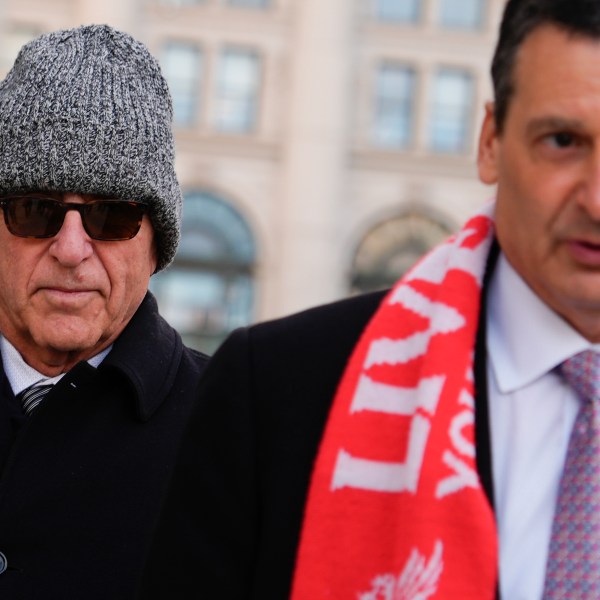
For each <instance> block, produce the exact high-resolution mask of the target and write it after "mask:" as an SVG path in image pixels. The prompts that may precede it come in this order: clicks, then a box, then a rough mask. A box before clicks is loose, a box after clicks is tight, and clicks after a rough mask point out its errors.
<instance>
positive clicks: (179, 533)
mask: <svg viewBox="0 0 600 600" xmlns="http://www.w3.org/2000/svg"><path fill="white" fill-rule="evenodd" d="M382 298H383V293H374V294H369V295H364V296H359V297H356V298H352V299H349V300H344V301H341V302H337V303H334V304H330V305H327V306H321V307H318V308H315V309H311V310H308V311H305V312H302V313H299V314H297V315H294V316H291V317H287V318H284V319H280V320H276V321H272V322H269V323H264V324H260V325H256V326H253V327H251V328H247V329H241V330H238V331H237V332H234V333H233V334H232V335H231V336H230V338H229V339H228V340H227V341H226V342H225V344H224V345H223V346H222V347H221V349H220V350H219V351H218V352H217V353H216V354H215V356H214V358H213V359H212V361H211V364H210V365H209V367H208V369H207V370H206V372H205V375H204V377H203V378H202V381H201V385H200V395H201V399H202V401H201V402H200V403H199V404H198V405H197V407H196V410H195V411H194V414H193V416H192V419H191V421H190V428H189V430H188V432H187V434H186V435H185V438H184V443H183V445H182V452H181V454H180V458H179V461H178V465H177V467H176V469H175V474H174V478H173V480H172V487H171V489H170V493H169V496H168V499H167V501H166V504H165V507H164V512H163V515H162V519H161V523H160V527H159V529H158V533H157V536H156V539H155V542H154V544H153V548H152V552H151V555H150V558H149V562H148V565H147V570H146V576H145V584H144V587H143V590H142V594H141V597H142V598H143V600H159V599H167V598H168V599H186V600H187V599H196V598H198V599H202V600H204V599H206V600H211V599H217V598H218V599H219V600H285V599H286V598H288V596H289V592H290V586H291V581H292V575H293V570H294V562H295V556H296V550H297V546H298V540H299V535H300V530H301V525H302V518H303V511H304V505H305V501H306V497H307V492H308V484H309V480H310V476H311V471H312V467H313V463H314V460H315V457H316V454H317V450H318V447H319V442H320V439H321V435H322V432H323V428H324V425H325V422H326V419H327V415H328V412H329V409H330V406H331V402H332V399H333V398H334V396H335V392H336V389H337V386H338V383H339V381H340V378H341V376H342V374H343V371H344V368H345V366H346V364H347V362H348V359H349V357H350V355H351V353H352V350H353V348H354V346H355V345H356V343H357V340H358V338H359V336H360V334H361V333H362V332H363V330H364V329H365V327H366V325H367V323H368V322H369V320H370V318H371V317H372V316H373V313H374V312H375V310H376V309H377V307H378V306H379V304H380V302H381V300H382ZM484 313H485V307H484V308H483V311H482V314H484ZM484 325H485V319H480V326H479V333H478V340H477V348H476V357H477V358H476V388H477V389H476V396H477V407H476V437H477V464H478V469H479V472H480V476H481V478H482V481H483V484H484V487H485V489H486V492H487V494H488V495H489V497H490V498H491V497H492V490H491V477H490V457H489V434H488V425H487V401H486V391H485V390H486V387H487V386H486V381H485V348H484V340H485V332H484ZM332 600H338V599H336V598H332Z"/></svg>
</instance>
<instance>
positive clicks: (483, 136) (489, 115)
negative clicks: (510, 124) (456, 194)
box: [477, 102, 499, 184]
mask: <svg viewBox="0 0 600 600" xmlns="http://www.w3.org/2000/svg"><path fill="white" fill-rule="evenodd" d="M498 142H499V140H498V131H497V128H496V119H495V117H494V103H493V102H486V105H485V117H484V119H483V123H482V125H481V133H480V134H479V150H478V152H477V168H478V170H479V179H481V181H482V182H483V183H486V184H494V183H496V182H497V181H498Z"/></svg>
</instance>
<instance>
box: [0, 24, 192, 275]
mask: <svg viewBox="0 0 600 600" xmlns="http://www.w3.org/2000/svg"><path fill="white" fill-rule="evenodd" d="M172 116H173V108H172V103H171V97H170V94H169V90H168V87H167V83H166V81H165V79H164V77H163V76H162V74H161V71H160V67H159V65H158V62H157V61H156V59H155V58H154V57H153V56H152V55H151V54H150V53H149V51H148V49H147V48H146V47H145V46H144V45H143V44H141V43H140V42H138V41H136V40H134V39H133V38H132V37H131V36H129V35H127V34H125V33H122V32H119V31H115V30H114V29H112V28H111V27H109V26H107V25H86V26H83V27H79V28H77V29H71V30H65V31H57V32H54V33H50V34H47V35H43V36H41V37H39V38H37V39H35V40H33V41H32V42H30V43H29V44H27V45H25V46H24V47H23V48H22V49H21V52H20V53H19V55H18V57H17V60H16V61H15V64H14V66H13V68H12V70H11V71H10V72H9V73H8V75H7V76H6V78H5V79H4V81H2V82H1V83H0V192H1V193H4V194H6V193H12V192H19V191H25V190H40V191H61V192H76V193H81V194H98V195H102V196H108V197H113V198H121V199H123V200H136V201H138V202H144V203H146V204H148V205H149V207H150V218H151V220H152V224H153V226H154V231H155V236H156V242H157V248H158V265H157V271H159V270H161V269H164V268H165V267H166V266H167V265H168V264H169V263H170V262H171V260H172V259H173V257H174V255H175V252H176V250H177V244H178V242H179V230H180V225H181V190H180V188H179V184H178V182H177V177H176V175H175V170H174V164H173V163H174V149H173V146H174V145H173V133H172V129H171V125H172Z"/></svg>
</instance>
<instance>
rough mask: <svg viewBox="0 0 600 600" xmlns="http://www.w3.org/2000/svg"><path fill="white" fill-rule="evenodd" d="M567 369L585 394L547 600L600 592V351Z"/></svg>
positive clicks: (561, 497)
mask: <svg viewBox="0 0 600 600" xmlns="http://www.w3.org/2000/svg"><path fill="white" fill-rule="evenodd" d="M560 370H561V372H562V375H563V376H564V378H565V379H566V380H567V381H568V383H569V384H570V385H571V386H572V387H573V389H574V390H575V391H576V392H577V393H578V395H579V396H580V397H581V402H582V404H581V407H580V408H579V412H578V413H577V418H576V419H575V424H574V425H573V430H572V432H571V437H570V439H569V447H568V450H567V457H566V459H565V465H564V468H563V473H562V478H561V481H560V487H559V491H558V500H557V504H556V512H555V515H554V523H553V526H552V537H551V541H550V551H549V554H548V562H547V565H546V583H545V588H544V596H543V598H544V600H558V599H564V600H567V599H568V600H584V599H585V600H592V599H599V598H600V404H599V402H598V401H600V354H599V353H597V352H594V351H593V350H585V351H584V352H581V353H579V354H577V355H576V356H574V357H572V358H570V359H568V360H566V361H565V362H564V363H563V364H562V365H561V368H560Z"/></svg>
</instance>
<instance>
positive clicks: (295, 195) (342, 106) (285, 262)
mask: <svg viewBox="0 0 600 600" xmlns="http://www.w3.org/2000/svg"><path fill="white" fill-rule="evenodd" d="M354 4H355V3H354V2H350V1H349V0H326V1H323V0H301V1H299V2H295V4H294V17H293V19H294V20H293V28H292V30H293V35H294V39H293V43H292V44H291V48H293V55H292V56H291V59H290V63H291V75H290V84H291V89H290V94H289V96H288V97H289V98H290V106H288V107H285V110H286V111H287V115H288V120H287V123H286V128H285V130H286V137H285V142H284V161H283V169H282V193H281V196H280V198H279V199H278V202H279V205H278V210H279V214H278V223H279V228H278V229H279V231H278V236H279V244H278V248H277V253H278V256H277V262H278V265H279V277H278V282H279V283H278V293H277V300H276V310H277V312H278V314H286V313H289V312H292V311H296V310H299V309H302V308H305V307H307V306H311V305H314V304H317V303H321V302H324V301H328V300H331V299H334V298H336V297H338V296H339V295H340V293H341V289H342V288H343V285H342V284H341V281H342V279H343V277H344V274H343V273H341V269H342V268H343V267H342V265H341V259H340V257H341V255H342V252H341V249H340V248H339V247H338V244H337V243H336V240H337V239H339V236H338V235H337V233H338V227H339V218H340V212H341V211H343V206H344V201H345V197H344V196H345V176H346V168H347V163H348V160H349V150H348V138H349V118H348V106H349V103H350V101H351V94H352V90H351V88H350V86H349V67H350V62H351V48H350V27H351V24H352V7H353V5H354Z"/></svg>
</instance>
